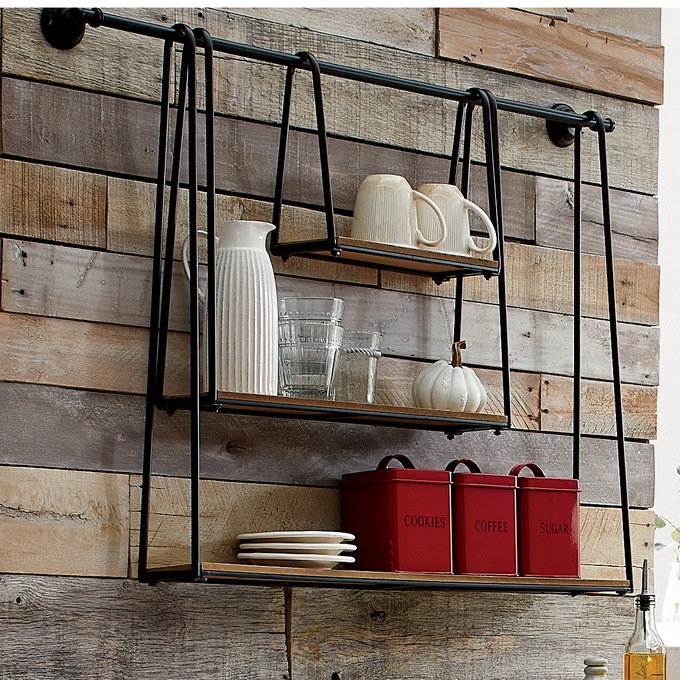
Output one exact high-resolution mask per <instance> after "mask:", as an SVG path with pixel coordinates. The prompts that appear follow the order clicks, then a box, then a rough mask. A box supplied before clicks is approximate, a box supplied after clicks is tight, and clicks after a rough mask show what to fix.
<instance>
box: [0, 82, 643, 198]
mask: <svg viewBox="0 0 680 680" xmlns="http://www.w3.org/2000/svg"><path fill="white" fill-rule="evenodd" d="M258 74H259V72H258ZM258 77H259V76H258ZM253 87H254V85H253ZM266 92H267V97H270V95H271V88H269V89H267V90H266ZM2 96H3V110H2V132H3V146H2V148H3V150H4V153H5V154H7V155H11V156H15V157H24V158H29V159H32V160H37V161H49V162H60V163H65V164H68V165H71V166H75V167H81V168H89V169H95V170H98V171H104V172H107V173H114V174H122V175H126V176H131V177H137V178H141V179H144V178H146V179H148V178H151V177H153V176H154V175H155V165H156V148H157V137H158V132H157V126H158V107H157V106H156V105H154V104H151V103H145V102H139V101H132V100H127V99H121V98H116V97H111V96H106V95H102V94H93V93H87V92H78V91H74V90H65V89H63V88H58V87H54V86H50V85H45V84H41V83H35V82H28V81H23V80H17V79H15V78H10V77H6V78H4V79H3V87H2ZM610 101H612V102H615V101H617V100H610ZM338 106H339V107H340V108H342V106H341V103H339V104H338ZM402 108H403V107H402ZM449 108H451V107H450V105H449ZM586 108H588V107H586ZM591 108H592V107H591ZM387 110H390V111H391V110H396V111H399V113H400V115H401V113H403V111H402V110H400V109H399V107H396V106H393V107H386V111H387ZM428 110H430V109H428ZM27 111H31V112H32V115H31V116H29V115H28V114H27ZM650 111H651V113H650V114H649V115H645V116H643V115H642V113H643V112H635V113H634V114H633V113H632V112H630V111H629V112H627V113H624V112H621V113H622V115H624V116H626V120H627V122H629V128H628V129H627V132H628V134H627V136H626V144H625V149H622V148H620V146H619V145H618V144H617V143H614V137H615V135H611V139H612V141H611V142H610V143H609V150H608V157H609V168H610V174H609V177H610V183H611V186H612V187H617V188H623V189H634V190H636V191H640V192H643V193H649V194H653V193H655V192H656V176H655V174H654V168H655V166H654V165H653V164H650V163H649V161H648V158H649V154H645V155H644V157H643V156H642V155H638V154H633V153H631V152H630V149H631V148H636V146H635V144H636V139H635V137H636V136H637V135H640V134H642V133H644V138H643V139H640V140H639V144H640V145H641V146H640V147H639V148H646V149H649V148H650V147H651V146H653V145H654V144H655V143H656V142H655V140H654V139H650V135H652V136H655V135H656V131H657V120H656V117H655V116H656V114H657V112H656V110H655V109H651V110H650ZM608 113H609V114H610V115H611V116H612V117H616V111H613V110H611V111H608ZM242 115H243V114H242ZM357 115H362V116H364V117H365V116H366V113H365V110H364V108H363V105H362V106H360V107H359V109H358V110H357ZM451 115H453V112H451ZM650 116H651V117H653V119H649V118H650ZM376 118H379V119H383V116H382V115H380V116H378V115H376ZM419 118H420V114H419V113H418V114H414V115H410V114H409V115H406V116H404V119H406V120H408V121H412V120H418V119H419ZM506 118H507V116H506ZM518 118H520V117H518V116H514V119H515V120H514V122H513V121H511V124H510V125H509V126H508V127H507V128H506V129H509V131H508V132H507V134H506V135H505V137H503V138H501V144H502V148H503V150H504V153H503V155H502V160H503V164H504V166H506V167H510V168H516V169H520V170H528V171H533V172H540V173H548V172H549V173H550V174H553V175H557V176H562V177H566V178H569V177H571V175H572V154H571V153H570V152H568V151H567V152H565V150H564V149H558V148H557V147H553V148H549V147H548V145H549V142H548V141H547V140H546V135H545V132H544V123H543V121H542V120H539V119H534V118H531V119H530V120H516V119H518ZM522 118H523V119H524V118H527V117H522ZM638 122H639V125H640V129H639V130H635V129H634V128H636V127H637V125H638ZM71 125H74V126H75V125H77V126H78V129H79V143H78V144H77V145H75V144H74V143H73V140H72V138H71V137H70V136H69V135H68V134H66V132H65V131H66V130H68V129H71V128H70V126H71ZM432 125H433V129H437V130H440V129H441V127H442V126H441V124H440V122H439V121H438V120H436V121H433V122H432ZM199 127H200V129H202V126H199ZM423 128H427V125H426V124H425V123H423ZM360 129H361V126H360V125H359V123H358V121H357V120H356V119H353V120H352V122H351V125H350V126H349V129H348V130H341V131H340V133H341V134H342V135H343V137H342V138H336V137H331V138H330V140H329V154H330V162H331V172H332V175H333V180H334V185H333V191H334V198H335V200H336V203H337V205H338V206H339V207H342V208H346V209H351V207H352V205H353V201H354V195H355V193H356V189H357V188H358V186H359V184H360V182H361V181H362V180H363V179H364V177H365V176H366V175H368V174H371V173H374V172H386V171H389V172H392V173H395V174H401V175H403V176H405V177H407V179H409V181H411V182H412V183H413V184H414V185H416V186H417V185H418V184H420V183H422V182H424V181H444V179H445V178H446V177H447V176H448V163H447V162H446V160H445V158H443V157H442V156H432V155H424V154H416V153H414V152H407V151H403V150H398V149H394V148H390V147H388V146H384V145H375V144H368V143H365V142H361V143H359V142H356V141H353V139H350V138H356V137H357V136H359V135H358V134H357V130H360ZM408 131H409V132H410V134H411V137H410V138H409V139H411V140H412V141H411V145H410V146H411V147H415V148H420V147H423V146H425V145H424V144H421V143H420V142H419V140H416V141H417V142H418V143H415V142H414V141H413V126H412V125H411V124H410V122H409V126H408ZM451 135H452V131H451ZM508 135H510V136H511V138H507V137H508ZM345 136H347V138H345ZM364 136H367V135H364ZM121 139H125V140H126V146H125V147H124V148H122V149H121V144H120V140H121ZM371 141H374V140H371ZM377 141H381V140H377ZM595 142H596V136H595V135H591V134H586V135H584V143H583V164H584V179H586V180H588V181H594V182H597V181H598V180H599V165H598V163H597V152H596V148H595V147H594V146H593V145H594V144H595ZM389 143H394V142H390V140H387V141H386V142H384V144H389ZM450 143H451V141H450V136H447V138H446V140H445V142H442V146H443V147H445V148H442V149H439V150H438V151H437V152H438V153H440V154H447V153H450V151H449V150H448V147H449V146H450ZM216 145H217V148H219V149H229V150H230V153H229V154H221V153H220V154H218V155H217V179H218V188H219V189H222V190H225V191H229V192H236V193H243V194H247V195H250V196H260V197H267V196H272V195H273V186H274V170H275V168H274V165H275V159H276V148H277V145H278V132H277V128H276V126H272V125H263V124H259V123H255V122H252V121H247V120H234V119H231V118H224V117H221V116H220V117H218V118H217V120H216ZM506 149H507V150H508V151H505V150H506ZM423 150H424V151H429V149H423ZM509 152H512V153H513V157H512V158H511V157H509V156H507V154H508V153H509ZM650 153H651V152H650ZM289 154H290V155H289V159H290V160H289V165H288V170H289V172H290V175H289V177H288V179H287V180H286V192H285V193H286V198H287V199H290V200H294V201H297V202H302V203H308V204H317V205H318V204H319V203H320V197H321V189H320V183H321V182H320V177H319V170H318V168H319V160H318V144H317V141H316V138H315V136H314V135H312V134H310V133H303V132H294V133H293V134H292V135H291V138H290V140H289ZM537 159H541V160H540V167H537ZM201 165H202V164H201Z"/></svg>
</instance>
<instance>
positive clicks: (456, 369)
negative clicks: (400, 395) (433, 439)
mask: <svg viewBox="0 0 680 680" xmlns="http://www.w3.org/2000/svg"><path fill="white" fill-rule="evenodd" d="M462 349H465V341H462V342H454V343H453V360H452V361H451V362H448V361H445V360H444V359H440V360H439V361H437V362H435V363H434V364H431V365H430V366H428V367H427V368H424V369H423V370H422V371H421V372H420V373H419V374H418V376H417V377H416V379H415V380H414V381H413V388H412V390H411V392H412V396H413V403H414V404H415V405H416V406H417V407H418V408H429V409H436V410H438V411H457V412H459V413H479V412H480V411H481V410H482V409H483V408H484V406H486V390H485V389H484V386H483V385H482V383H481V381H480V380H479V378H478V377H477V374H476V373H475V372H474V371H473V370H472V369H471V368H468V367H467V366H463V362H462V358H461V350H462Z"/></svg>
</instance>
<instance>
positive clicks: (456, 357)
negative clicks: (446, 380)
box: [451, 340, 466, 368]
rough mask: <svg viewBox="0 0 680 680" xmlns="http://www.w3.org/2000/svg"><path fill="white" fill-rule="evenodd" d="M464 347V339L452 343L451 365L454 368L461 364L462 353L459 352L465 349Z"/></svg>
mask: <svg viewBox="0 0 680 680" xmlns="http://www.w3.org/2000/svg"><path fill="white" fill-rule="evenodd" d="M465 347H466V344H465V340H461V341H460V342H454V343H453V348H452V350H453V359H452V361H451V366H453V367H454V368H460V367H461V366H462V365H463V355H462V354H461V350H462V349H465Z"/></svg>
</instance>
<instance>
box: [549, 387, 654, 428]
mask: <svg viewBox="0 0 680 680" xmlns="http://www.w3.org/2000/svg"><path fill="white" fill-rule="evenodd" d="M573 389H574V387H573V380H571V379H569V378H562V377H559V376H550V377H547V376H544V377H543V379H542V380H541V429H542V430H545V431H554V432H572V431H573V424H574V416H573ZM656 396H657V393H656V389H655V388H653V387H651V388H650V387H643V386H641V385H625V386H624V387H623V390H622V397H623V399H622V401H623V411H624V428H623V429H624V433H625V434H626V436H627V437H635V438H637V439H656ZM581 400H582V401H581V409H582V410H581V430H582V432H584V433H587V434H594V433H597V434H603V435H606V436H616V419H615V416H614V386H613V385H612V384H611V383H602V382H597V381H584V383H583V384H582V386H581Z"/></svg>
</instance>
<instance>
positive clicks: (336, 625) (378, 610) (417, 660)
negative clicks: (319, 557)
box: [291, 589, 633, 680]
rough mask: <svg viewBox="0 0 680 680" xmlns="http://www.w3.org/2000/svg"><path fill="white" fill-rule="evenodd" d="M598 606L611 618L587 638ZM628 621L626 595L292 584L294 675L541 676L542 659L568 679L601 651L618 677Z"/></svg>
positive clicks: (476, 679)
mask: <svg viewBox="0 0 680 680" xmlns="http://www.w3.org/2000/svg"><path fill="white" fill-rule="evenodd" d="M605 603H606V605H605ZM328 607H332V610H333V616H332V617H329V616H328V615H327V608H328ZM603 609H606V619H607V625H606V626H602V627H598V635H597V640H593V627H594V626H595V625H596V624H595V622H596V621H598V620H600V617H601V616H602V613H603ZM416 622H417V623H416ZM414 625H417V629H418V636H414V635H413V633H412V631H413V626H414ZM632 625H633V612H632V610H631V601H630V599H629V598H606V599H604V598H600V597H577V598H565V597H559V596H554V595H527V594H519V595H507V596H506V595H501V594H498V593H459V594H456V596H455V597H451V595H450V594H448V593H414V594H412V595H404V594H403V593H390V592H363V591H348V592H344V591H343V592H342V593H335V592H331V591H318V592H317V591H311V590H297V589H296V590H295V592H294V598H293V602H292V619H291V629H292V647H291V653H292V661H293V677H297V676H300V677H303V678H329V677H331V675H332V674H333V673H337V674H338V677H341V678H343V680H344V679H347V680H359V679H362V680H363V679H364V678H379V677H387V678H390V680H407V679H411V678H432V677H440V678H446V677H451V678H460V679H461V680H486V679H487V678H494V680H517V678H519V677H521V678H526V679H527V680H543V679H544V678H545V677H546V664H548V665H549V667H550V678H551V680H573V678H575V677H579V675H580V674H582V673H583V658H585V657H586V656H588V655H589V654H593V653H597V654H602V655H605V656H606V657H607V658H608V659H609V660H610V662H609V672H610V675H611V676H612V677H614V678H616V677H622V670H621V663H622V658H623V648H624V646H625V641H626V640H627V639H628V636H629V635H630V630H631V628H632ZM348 630H349V631H352V633H351V635H347V633H346V631H348ZM537 637H538V639H539V640H540V644H537ZM357 640H361V641H362V644H359V645H358V644H357ZM423 641H425V642H423ZM425 650H426V651H425Z"/></svg>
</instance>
